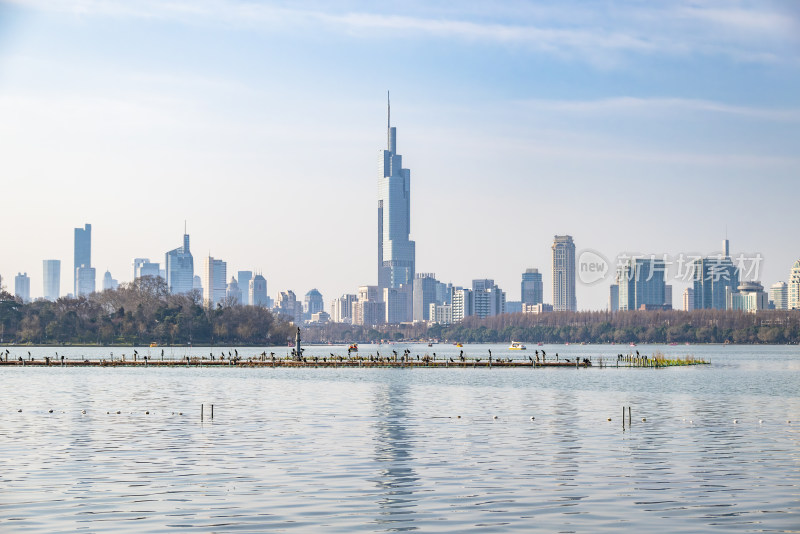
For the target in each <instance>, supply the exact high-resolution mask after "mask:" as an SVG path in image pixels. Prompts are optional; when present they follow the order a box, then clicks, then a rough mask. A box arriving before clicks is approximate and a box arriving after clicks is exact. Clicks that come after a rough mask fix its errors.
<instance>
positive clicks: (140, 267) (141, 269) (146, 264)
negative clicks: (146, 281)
mask: <svg viewBox="0 0 800 534" xmlns="http://www.w3.org/2000/svg"><path fill="white" fill-rule="evenodd" d="M143 276H152V277H154V278H155V277H158V276H161V266H160V265H159V264H157V263H152V262H151V261H150V258H135V259H134V260H133V279H134V280H136V279H137V278H141V277H143Z"/></svg>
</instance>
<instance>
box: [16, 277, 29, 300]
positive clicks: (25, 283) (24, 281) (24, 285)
mask: <svg viewBox="0 0 800 534" xmlns="http://www.w3.org/2000/svg"><path fill="white" fill-rule="evenodd" d="M14 295H16V296H17V297H19V298H21V299H22V302H24V303H26V304H27V303H28V302H30V301H31V279H30V278H29V277H28V273H24V274H23V273H18V274H17V276H15V277H14Z"/></svg>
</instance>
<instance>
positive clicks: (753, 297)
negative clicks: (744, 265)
mask: <svg viewBox="0 0 800 534" xmlns="http://www.w3.org/2000/svg"><path fill="white" fill-rule="evenodd" d="M736 289H737V291H736V292H732V291H728V293H727V295H726V297H727V301H728V302H727V306H726V309H728V310H741V311H745V312H749V313H756V312H757V311H759V310H766V309H767V308H769V296H768V295H767V292H766V291H764V286H762V285H761V283H759V282H757V281H750V282H741V283H740V284H739V286H738V287H737V288H736Z"/></svg>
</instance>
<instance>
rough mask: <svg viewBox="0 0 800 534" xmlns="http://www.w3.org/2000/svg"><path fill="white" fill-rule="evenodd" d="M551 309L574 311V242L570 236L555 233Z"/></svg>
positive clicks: (576, 305)
mask: <svg viewBox="0 0 800 534" xmlns="http://www.w3.org/2000/svg"><path fill="white" fill-rule="evenodd" d="M552 249H553V309H554V310H555V311H576V310H577V309H578V304H577V301H576V299H575V243H574V242H573V241H572V236H569V235H557V236H555V239H554V240H553V246H552Z"/></svg>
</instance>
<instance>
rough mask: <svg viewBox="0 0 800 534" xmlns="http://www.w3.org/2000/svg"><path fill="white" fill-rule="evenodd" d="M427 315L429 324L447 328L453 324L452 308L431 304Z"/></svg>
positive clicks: (445, 305) (448, 305)
mask: <svg viewBox="0 0 800 534" xmlns="http://www.w3.org/2000/svg"><path fill="white" fill-rule="evenodd" d="M428 315H429V316H430V320H429V321H430V322H431V323H436V324H440V325H444V326H447V325H449V324H452V323H453V306H451V305H450V304H436V303H435V302H431V305H430V310H429V312H428Z"/></svg>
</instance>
